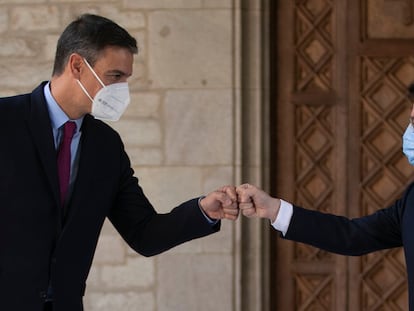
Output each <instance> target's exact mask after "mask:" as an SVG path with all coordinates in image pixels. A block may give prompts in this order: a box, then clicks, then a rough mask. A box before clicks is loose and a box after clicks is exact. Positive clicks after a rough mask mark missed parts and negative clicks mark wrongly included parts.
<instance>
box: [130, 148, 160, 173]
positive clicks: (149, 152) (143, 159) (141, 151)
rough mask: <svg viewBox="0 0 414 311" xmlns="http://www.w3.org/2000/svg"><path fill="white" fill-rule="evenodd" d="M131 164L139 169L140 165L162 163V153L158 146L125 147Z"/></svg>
mask: <svg viewBox="0 0 414 311" xmlns="http://www.w3.org/2000/svg"><path fill="white" fill-rule="evenodd" d="M126 150H127V153H128V156H129V159H130V161H131V165H132V166H133V167H136V168H137V169H140V167H142V166H154V165H156V166H159V165H161V164H162V163H163V159H164V157H163V153H162V150H161V149H160V148H155V147H154V148H152V147H142V148H139V147H131V148H129V147H127V148H126Z"/></svg>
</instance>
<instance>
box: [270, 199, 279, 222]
mask: <svg viewBox="0 0 414 311" xmlns="http://www.w3.org/2000/svg"><path fill="white" fill-rule="evenodd" d="M279 209H280V200H279V199H275V198H273V199H272V203H271V205H270V210H269V211H270V214H269V220H270V221H271V222H272V223H274V222H275V221H276V217H277V214H278V213H279Z"/></svg>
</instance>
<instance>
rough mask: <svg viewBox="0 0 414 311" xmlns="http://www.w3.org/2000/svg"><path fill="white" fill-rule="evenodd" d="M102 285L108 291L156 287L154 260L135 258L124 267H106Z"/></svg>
mask: <svg viewBox="0 0 414 311" xmlns="http://www.w3.org/2000/svg"><path fill="white" fill-rule="evenodd" d="M101 283H102V285H103V286H104V287H105V288H108V289H128V288H139V287H145V288H148V287H151V286H153V285H154V259H153V258H146V257H142V256H134V257H129V258H128V259H127V262H126V263H125V264H124V265H104V266H102V267H101Z"/></svg>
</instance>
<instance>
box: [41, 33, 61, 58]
mask: <svg viewBox="0 0 414 311" xmlns="http://www.w3.org/2000/svg"><path fill="white" fill-rule="evenodd" d="M58 39H59V36H58V35H47V36H46V44H45V46H44V48H43V55H44V58H45V60H48V61H51V62H53V61H54V60H55V54H56V46H57V42H58Z"/></svg>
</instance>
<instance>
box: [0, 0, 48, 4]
mask: <svg viewBox="0 0 414 311" xmlns="http://www.w3.org/2000/svg"><path fill="white" fill-rule="evenodd" d="M47 1H48V0H30V3H31V4H35V3H46V2H47ZM19 3H25V4H27V0H0V4H19Z"/></svg>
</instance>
